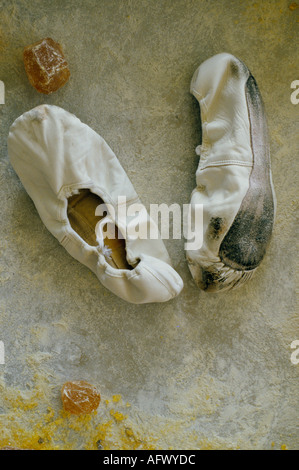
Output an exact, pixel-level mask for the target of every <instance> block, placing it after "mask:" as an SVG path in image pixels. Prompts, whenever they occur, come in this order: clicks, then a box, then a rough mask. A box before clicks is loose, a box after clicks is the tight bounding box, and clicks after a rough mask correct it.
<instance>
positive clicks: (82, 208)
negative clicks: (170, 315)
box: [67, 189, 134, 269]
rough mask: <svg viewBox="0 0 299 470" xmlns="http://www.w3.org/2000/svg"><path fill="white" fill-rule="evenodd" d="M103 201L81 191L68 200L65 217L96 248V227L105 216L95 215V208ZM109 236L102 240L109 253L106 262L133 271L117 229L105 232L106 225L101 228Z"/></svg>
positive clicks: (88, 191) (84, 190)
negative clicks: (66, 216)
mask: <svg viewBox="0 0 299 470" xmlns="http://www.w3.org/2000/svg"><path fill="white" fill-rule="evenodd" d="M100 204H105V203H104V201H103V200H102V199H101V198H100V197H99V196H98V195H97V194H94V193H92V192H91V191H90V190H89V189H81V190H80V191H78V193H77V194H73V195H72V196H70V197H69V198H68V207H67V215H68V218H69V222H70V224H71V227H72V229H73V230H74V231H75V232H77V234H78V235H79V236H80V237H81V238H82V239H83V240H84V241H85V242H86V243H88V244H89V245H91V246H97V245H98V240H97V236H96V225H97V224H98V222H100V221H101V220H102V219H103V218H104V217H105V216H106V215H107V214H104V215H102V216H98V215H95V214H96V208H97V207H98V206H99V205H100ZM103 229H104V230H105V232H106V233H108V234H110V236H109V235H108V237H105V238H104V246H105V248H107V252H109V256H107V257H106V261H107V263H108V264H110V265H111V266H112V267H114V268H117V269H133V268H134V267H133V266H131V265H130V264H129V263H128V261H127V258H126V242H125V240H124V238H123V237H122V235H121V233H120V231H119V229H118V227H117V226H116V225H114V226H113V227H109V231H108V230H107V224H106V225H105V226H104V227H103Z"/></svg>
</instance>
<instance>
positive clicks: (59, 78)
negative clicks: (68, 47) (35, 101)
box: [23, 38, 70, 95]
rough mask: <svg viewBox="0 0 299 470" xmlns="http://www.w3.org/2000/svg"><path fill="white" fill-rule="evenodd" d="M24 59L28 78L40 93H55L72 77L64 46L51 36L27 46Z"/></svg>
mask: <svg viewBox="0 0 299 470" xmlns="http://www.w3.org/2000/svg"><path fill="white" fill-rule="evenodd" d="M23 59H24V64H25V70H26V73H27V76H28V79H29V81H30V83H31V85H32V86H33V87H34V88H35V89H36V90H37V91H39V92H40V93H44V94H46V95H49V94H50V93H53V91H56V90H58V89H59V88H61V87H62V86H63V85H65V83H66V82H67V81H68V79H69V77H70V71H69V68H68V64H67V61H66V60H65V57H64V55H63V52H62V48H61V46H60V44H58V43H57V42H55V41H53V39H51V38H45V39H42V40H41V41H39V42H36V43H35V44H31V45H30V46H27V47H25V49H24V53H23Z"/></svg>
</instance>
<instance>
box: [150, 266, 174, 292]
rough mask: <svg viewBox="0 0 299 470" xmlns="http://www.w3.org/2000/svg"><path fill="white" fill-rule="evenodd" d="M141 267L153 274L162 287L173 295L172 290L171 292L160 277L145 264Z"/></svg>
mask: <svg viewBox="0 0 299 470" xmlns="http://www.w3.org/2000/svg"><path fill="white" fill-rule="evenodd" d="M143 268H144V269H145V270H146V271H148V272H149V273H150V274H151V275H152V276H154V277H155V278H156V279H157V280H158V281H159V282H160V283H161V284H162V285H163V286H164V287H165V289H166V290H167V291H168V292H169V294H170V295H171V296H173V292H171V290H170V289H169V287H168V286H167V285H166V284H165V283H164V282H163V281H161V279H160V278H159V277H158V276H157V275H156V274H155V273H154V272H153V271H152V270H151V269H150V268H149V267H147V266H143Z"/></svg>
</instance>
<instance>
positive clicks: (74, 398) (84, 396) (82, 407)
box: [61, 380, 101, 415]
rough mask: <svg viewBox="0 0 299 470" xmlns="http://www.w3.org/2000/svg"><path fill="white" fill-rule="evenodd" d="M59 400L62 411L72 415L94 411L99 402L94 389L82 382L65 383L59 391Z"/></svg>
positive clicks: (98, 396) (99, 399)
mask: <svg viewBox="0 0 299 470" xmlns="http://www.w3.org/2000/svg"><path fill="white" fill-rule="evenodd" d="M61 398H62V403H63V407H64V409H65V410H66V411H69V412H70V413H72V414H74V415H79V414H88V413H91V412H92V411H95V410H96V409H97V408H98V406H99V404H100V401H101V395H100V394H99V392H98V391H97V389H96V387H94V386H93V385H91V384H89V383H88V382H85V381H84V380H78V381H74V382H66V383H65V384H64V385H63V387H62V389H61Z"/></svg>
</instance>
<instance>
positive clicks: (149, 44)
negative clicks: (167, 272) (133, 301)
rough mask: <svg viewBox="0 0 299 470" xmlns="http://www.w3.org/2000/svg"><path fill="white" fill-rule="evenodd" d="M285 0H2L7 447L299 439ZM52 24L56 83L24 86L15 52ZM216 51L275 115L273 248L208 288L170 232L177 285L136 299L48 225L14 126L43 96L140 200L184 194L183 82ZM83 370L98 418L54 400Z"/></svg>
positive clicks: (190, 174)
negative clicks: (110, 156)
mask: <svg viewBox="0 0 299 470" xmlns="http://www.w3.org/2000/svg"><path fill="white" fill-rule="evenodd" d="M290 3H291V2H289V1H285V0H270V1H267V2H265V1H260V0H256V1H250V0H248V1H243V2H240V1H231V0H222V1H204V0H151V1H148V0H126V1H124V0H123V1H122V0H101V1H97V0H77V1H65V2H61V1H56V0H53V1H48V0H47V1H45V0H31V1H30V2H26V1H25V0H12V1H8V0H4V1H3V0H2V2H1V5H2V6H1V11H0V18H1V22H0V80H2V81H3V82H4V84H5V87H6V91H5V104H4V105H0V122H1V126H0V139H1V140H0V182H1V184H0V197H1V226H0V253H1V257H0V341H2V344H3V345H4V348H5V358H4V359H5V361H4V362H5V364H0V446H3V445H8V444H10V445H16V446H18V447H23V448H35V449H65V448H71V449H81V448H86V449H93V448H96V446H99V442H100V446H101V447H102V448H104V449H124V448H126V449H133V448H139V449H142V448H144V449H145V448H155V449H169V448H172V449H185V450H187V449H281V448H282V449H284V448H287V449H298V448H299V430H298V422H299V420H298V418H299V416H298V415H299V413H298V411H299V410H298V398H299V397H298V378H299V374H298V373H299V365H297V364H294V363H293V362H294V361H293V362H292V360H291V354H292V352H294V350H292V349H291V343H292V342H293V341H294V340H298V339H299V321H298V306H297V299H296V292H295V291H296V289H295V287H296V280H297V279H296V274H297V273H296V255H297V246H296V243H297V237H296V235H297V232H296V230H297V229H298V224H297V223H296V210H297V204H298V197H297V181H296V169H298V163H297V162H298V109H299V105H295V104H292V102H291V100H290V96H291V92H292V90H291V83H292V82H293V81H294V80H296V79H299V77H298V69H297V67H296V66H297V64H298V47H297V43H298V19H299V8H298V9H295V10H293V9H291V8H290ZM29 4H30V6H29ZM47 36H50V37H52V38H53V39H55V40H56V41H58V42H60V43H61V44H62V46H63V49H64V52H65V55H66V58H67V60H68V62H69V66H70V70H71V79H70V81H69V83H68V84H67V85H66V86H65V87H63V88H62V89H61V90H59V91H58V92H56V93H54V94H53V95H51V96H43V95H40V94H39V93H38V92H37V91H35V90H34V89H33V88H32V87H31V85H30V84H29V82H28V79H27V76H26V74H25V70H24V66H23V62H22V51H23V48H24V46H27V45H29V44H31V43H33V42H35V41H37V40H39V39H41V38H43V37H47ZM223 51H226V52H230V53H232V54H234V55H236V56H237V57H239V58H240V59H242V60H243V61H244V62H245V63H246V65H247V66H248V67H249V69H250V70H251V72H252V74H253V75H254V76H255V78H256V80H257V82H258V84H259V88H260V90H261V93H262V96H263V99H264V102H265V106H266V110H267V114H268V122H269V131H270V138H271V154H272V170H273V180H274V185H275V189H276V195H277V200H278V209H277V218H276V224H275V230H274V234H273V239H272V243H271V246H270V248H269V250H268V252H267V255H266V258H265V259H264V261H263V263H262V265H261V267H260V269H259V270H258V272H257V273H256V276H255V277H254V278H253V279H252V280H251V281H250V282H249V283H248V284H246V285H244V286H243V287H242V288H240V289H239V290H237V291H235V292H228V293H223V294H205V293H203V292H200V291H199V290H198V289H197V288H196V286H195V285H194V282H193V280H192V278H191V275H190V273H189V270H188V267H187V264H186V261H185V254H184V251H183V247H184V240H183V239H179V240H178V239H175V240H165V244H166V246H167V248H168V250H169V253H170V256H171V258H172V261H173V264H174V267H175V268H176V269H177V271H178V272H179V274H180V275H181V276H182V278H183V280H184V283H185V287H184V290H183V291H182V293H181V295H180V296H179V297H177V298H176V299H174V300H172V301H170V302H168V303H165V304H155V305H145V306H135V305H130V304H127V303H125V302H123V301H122V300H120V299H118V298H117V297H115V296H114V295H113V294H111V293H110V292H109V291H107V290H105V289H104V288H103V287H102V286H101V284H99V282H98V280H97V279H96V277H95V276H94V275H93V274H92V273H91V272H90V271H89V270H88V269H87V268H85V267H84V266H82V265H80V264H79V263H78V262H76V261H75V260H73V259H72V258H71V257H70V256H69V255H68V254H67V253H66V251H65V250H64V249H63V248H62V247H61V246H60V245H59V244H58V242H57V241H56V240H55V239H54V238H53V237H52V235H51V234H49V233H48V232H47V230H46V229H45V228H44V226H43V225H42V223H41V221H40V219H39V216H38V214H37V212H36V210H35V208H34V206H33V203H32V202H31V200H30V199H29V197H28V196H27V194H26V192H25V190H24V189H23V187H22V185H21V183H20V182H19V180H18V177H17V176H16V174H15V173H14V171H13V169H12V168H11V166H10V164H9V162H8V158H7V142H6V139H7V134H8V129H9V126H10V125H11V124H12V122H13V121H14V119H15V118H17V117H18V116H19V115H20V114H22V113H23V112H25V111H27V110H29V109H31V108H33V107H34V106H37V105H38V104H42V103H50V104H56V105H58V106H61V107H63V108H65V109H67V110H68V111H70V112H72V113H74V114H76V115H77V116H78V117H79V118H80V119H81V120H82V121H83V122H85V123H86V124H88V125H89V126H90V127H92V128H93V129H94V130H95V131H97V132H98V133H99V134H101V135H102V136H103V137H104V138H105V140H106V141H107V142H108V144H109V145H110V146H111V148H112V149H113V151H114V152H115V153H116V155H117V156H118V158H119V160H120V162H121V163H122V165H123V167H124V168H125V170H126V171H127V174H128V175H129V177H130V178H131V180H132V182H133V184H134V186H135V189H136V191H137V192H138V194H139V195H140V197H141V199H142V201H143V203H144V204H145V205H146V206H147V207H149V205H150V204H151V203H156V204H160V203H162V202H164V203H166V204H172V203H173V202H176V203H179V204H181V205H182V204H188V202H189V200H190V194H191V191H192V189H193V187H194V185H195V170H196V167H197V163H198V157H197V156H196V154H195V147H196V146H197V145H198V144H199V141H200V118H199V109H198V105H197V103H196V102H195V100H194V98H193V97H192V96H191V95H190V94H189V84H190V80H191V77H192V74H193V72H194V70H195V69H196V68H197V66H198V65H199V64H200V63H201V62H203V61H204V60H205V59H207V58H208V57H210V56H212V55H214V54H216V53H218V52H223ZM296 74H297V75H296ZM297 213H298V212H297ZM293 357H294V356H293ZM78 379H85V380H87V381H89V382H91V383H93V384H94V385H97V386H98V387H99V390H100V391H101V394H102V402H101V404H100V407H99V409H98V412H97V414H95V415H92V416H91V417H86V418H77V417H70V416H66V415H65V414H64V413H63V412H62V411H61V410H62V406H61V400H60V388H61V386H62V384H63V383H64V382H65V381H67V380H78Z"/></svg>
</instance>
